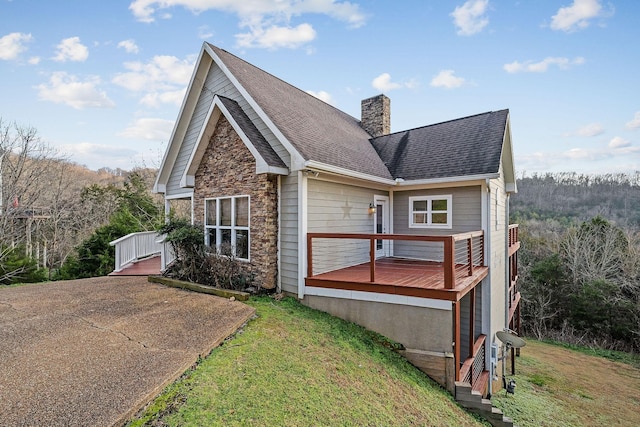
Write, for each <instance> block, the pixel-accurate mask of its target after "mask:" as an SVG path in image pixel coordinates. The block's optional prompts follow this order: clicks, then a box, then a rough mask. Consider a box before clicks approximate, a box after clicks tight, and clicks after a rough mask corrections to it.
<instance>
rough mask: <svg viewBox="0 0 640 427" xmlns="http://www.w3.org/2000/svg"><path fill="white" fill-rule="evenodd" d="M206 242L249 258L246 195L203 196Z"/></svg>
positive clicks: (247, 199) (240, 257)
mask: <svg viewBox="0 0 640 427" xmlns="http://www.w3.org/2000/svg"><path fill="white" fill-rule="evenodd" d="M204 203H205V207H204V217H205V221H204V224H205V225H204V227H205V230H204V231H205V243H206V244H207V245H208V246H210V247H215V248H216V250H217V251H218V252H219V253H221V254H224V255H233V256H235V257H236V258H238V259H241V260H246V261H248V260H249V238H250V237H249V196H233V197H219V198H216V199H206V200H205V202H204Z"/></svg>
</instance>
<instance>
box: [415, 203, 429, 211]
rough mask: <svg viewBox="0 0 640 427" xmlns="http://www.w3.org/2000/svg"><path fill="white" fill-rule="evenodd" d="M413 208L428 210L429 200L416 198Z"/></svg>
mask: <svg viewBox="0 0 640 427" xmlns="http://www.w3.org/2000/svg"><path fill="white" fill-rule="evenodd" d="M413 210H414V211H426V210H427V201H426V200H414V202H413Z"/></svg>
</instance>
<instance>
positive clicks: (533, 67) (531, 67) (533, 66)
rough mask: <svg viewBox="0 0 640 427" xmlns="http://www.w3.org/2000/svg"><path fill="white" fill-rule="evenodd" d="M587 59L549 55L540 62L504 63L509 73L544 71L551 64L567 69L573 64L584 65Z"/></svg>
mask: <svg viewBox="0 0 640 427" xmlns="http://www.w3.org/2000/svg"><path fill="white" fill-rule="evenodd" d="M584 62H585V60H584V58H582V57H577V58H574V59H569V58H563V57H551V56H549V57H547V58H545V59H543V60H542V61H540V62H533V61H526V62H518V61H513V62H512V63H510V64H504V66H503V68H504V70H505V71H506V72H507V73H524V72H527V73H544V72H546V71H547V70H548V69H549V67H550V66H552V65H555V66H557V67H558V68H560V69H561V70H567V69H569V68H570V67H571V66H572V65H582V64H584Z"/></svg>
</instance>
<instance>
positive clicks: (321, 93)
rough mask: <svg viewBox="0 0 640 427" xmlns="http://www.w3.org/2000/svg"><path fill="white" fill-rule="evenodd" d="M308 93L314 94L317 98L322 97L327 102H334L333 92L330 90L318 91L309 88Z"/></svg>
mask: <svg viewBox="0 0 640 427" xmlns="http://www.w3.org/2000/svg"><path fill="white" fill-rule="evenodd" d="M307 93H308V94H309V95H313V96H315V97H316V98H318V99H320V100H321V101H324V102H326V103H327V104H333V99H332V97H331V94H330V93H329V92H325V91H324V90H320V91H318V92H316V91H313V90H308V91H307Z"/></svg>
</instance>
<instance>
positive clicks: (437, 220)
mask: <svg viewBox="0 0 640 427" xmlns="http://www.w3.org/2000/svg"><path fill="white" fill-rule="evenodd" d="M431 223H432V224H446V223H447V214H446V213H434V214H433V215H431Z"/></svg>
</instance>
